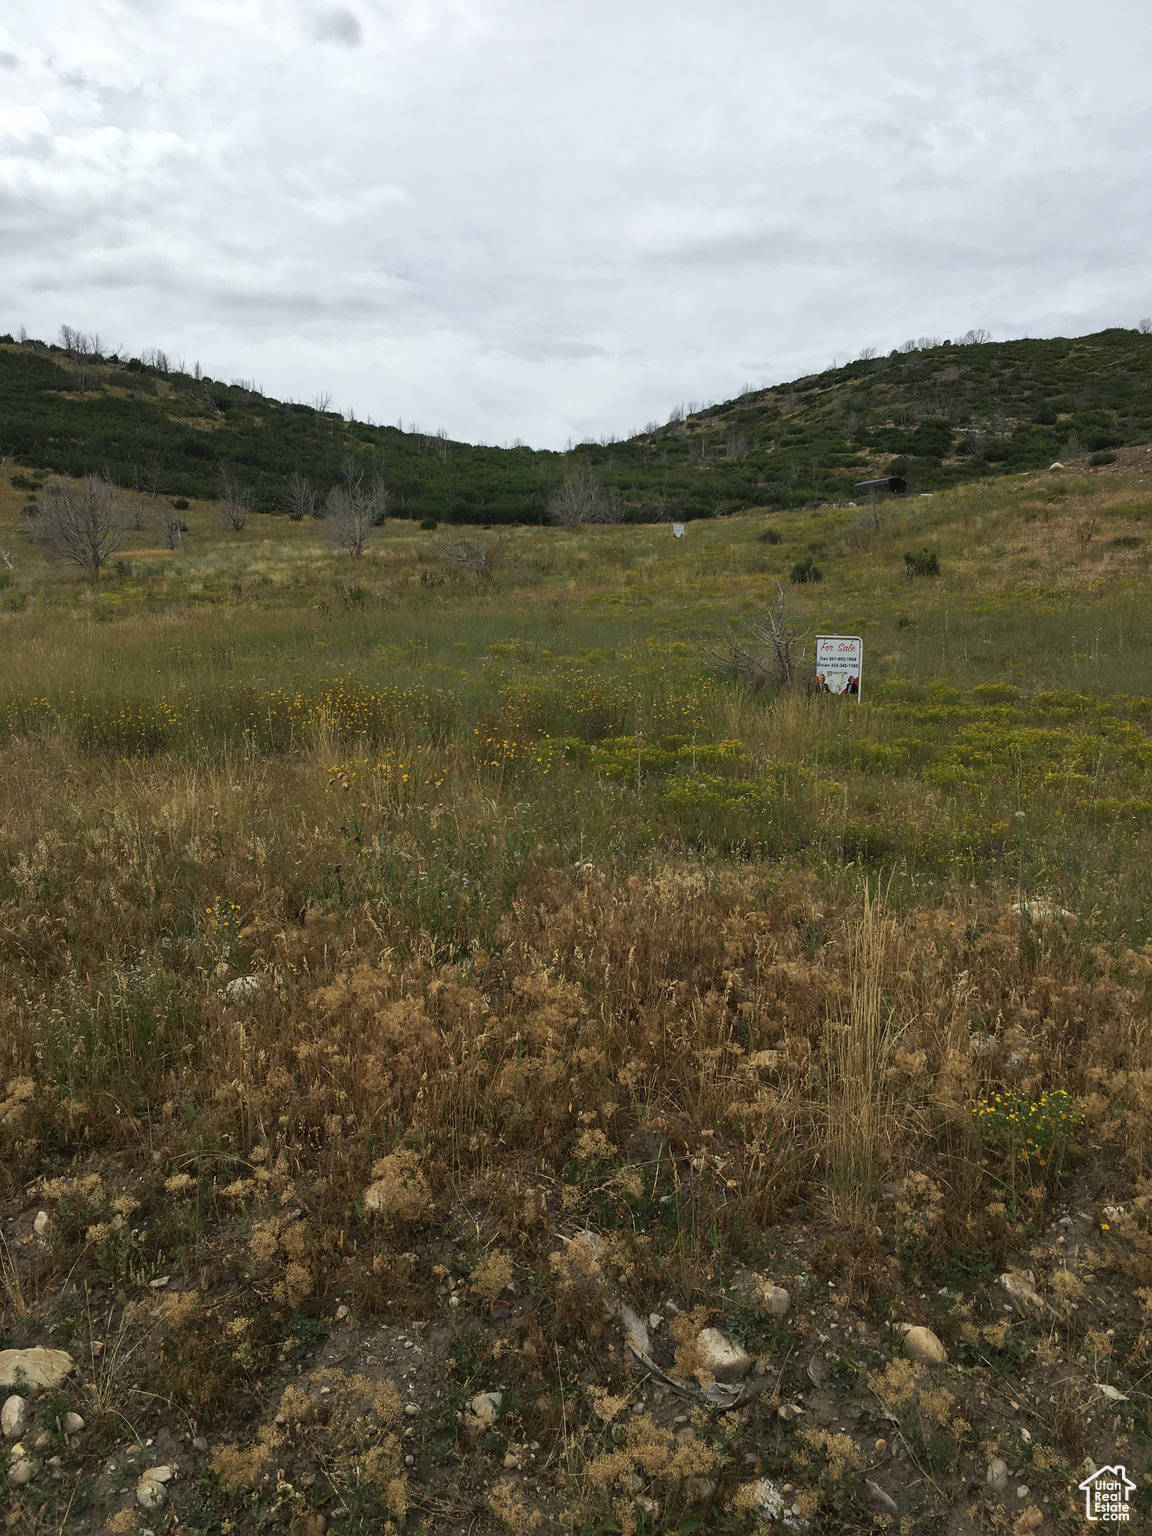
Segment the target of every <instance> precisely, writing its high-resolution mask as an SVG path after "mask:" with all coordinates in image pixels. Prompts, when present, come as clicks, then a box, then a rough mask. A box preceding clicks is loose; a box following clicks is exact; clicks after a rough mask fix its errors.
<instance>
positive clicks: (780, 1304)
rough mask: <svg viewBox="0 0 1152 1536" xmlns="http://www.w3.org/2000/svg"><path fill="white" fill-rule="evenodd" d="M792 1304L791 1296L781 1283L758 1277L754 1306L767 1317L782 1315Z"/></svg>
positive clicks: (785, 1313)
mask: <svg viewBox="0 0 1152 1536" xmlns="http://www.w3.org/2000/svg"><path fill="white" fill-rule="evenodd" d="M791 1305H792V1297H791V1296H790V1295H789V1293H788V1292H787V1291H786V1290H785V1289H784V1287H783V1286H782V1285H773V1283H772V1281H771V1280H765V1279H763V1278H762V1277H758V1278H757V1281H756V1307H757V1310H758V1311H760V1312H763V1313H764V1314H765V1315H766V1316H767V1317H784V1316H786V1315H787V1312H788V1308H789V1307H790V1306H791Z"/></svg>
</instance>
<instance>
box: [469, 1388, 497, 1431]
mask: <svg viewBox="0 0 1152 1536" xmlns="http://www.w3.org/2000/svg"><path fill="white" fill-rule="evenodd" d="M503 1401H504V1394H503V1392H480V1393H478V1394H477V1396H476V1397H474V1398H473V1399H472V1401H471V1402H470V1403H469V1404H468V1406H469V1408H471V1410H472V1412H473V1413H474V1414H475V1415H476V1417H477V1418H478V1419H479V1420H480V1422H481V1424H495V1422H496V1415H497V1414H498V1413H499V1412H500V1404H501V1403H502V1402H503Z"/></svg>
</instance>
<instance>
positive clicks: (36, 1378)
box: [0, 1349, 76, 1396]
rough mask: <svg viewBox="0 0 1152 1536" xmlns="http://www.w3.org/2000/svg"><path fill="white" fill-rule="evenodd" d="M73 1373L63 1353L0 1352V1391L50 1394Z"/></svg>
mask: <svg viewBox="0 0 1152 1536" xmlns="http://www.w3.org/2000/svg"><path fill="white" fill-rule="evenodd" d="M75 1369H76V1362H75V1360H73V1358H72V1356H71V1355H70V1354H69V1353H68V1351H67V1350H65V1349H0V1387H15V1386H17V1385H20V1386H23V1387H25V1388H26V1389H27V1390H28V1392H29V1393H30V1394H31V1395H33V1396H34V1395H35V1394H36V1393H37V1392H51V1391H52V1390H53V1388H54V1387H58V1386H59V1385H60V1384H61V1382H63V1381H65V1380H67V1378H68V1377H69V1376H70V1375H71V1374H72V1372H73V1371H74V1370H75Z"/></svg>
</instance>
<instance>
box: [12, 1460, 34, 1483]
mask: <svg viewBox="0 0 1152 1536" xmlns="http://www.w3.org/2000/svg"><path fill="white" fill-rule="evenodd" d="M35 1475H36V1463H35V1462H34V1461H29V1460H28V1458H27V1456H24V1457H22V1458H21V1459H20V1460H19V1461H18V1462H17V1463H16V1465H15V1466H14V1467H9V1469H8V1481H9V1482H10V1483H11V1484H12V1485H13V1487H15V1488H23V1486H24V1484H25V1483H30V1482H31V1481H32V1479H33V1478H34V1477H35Z"/></svg>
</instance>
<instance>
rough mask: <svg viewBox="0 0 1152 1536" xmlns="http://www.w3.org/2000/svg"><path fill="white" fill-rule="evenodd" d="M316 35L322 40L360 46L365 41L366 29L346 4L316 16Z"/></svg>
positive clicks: (352, 46)
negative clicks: (347, 8) (345, 6)
mask: <svg viewBox="0 0 1152 1536" xmlns="http://www.w3.org/2000/svg"><path fill="white" fill-rule="evenodd" d="M316 36H317V37H318V38H319V39H320V40H321V41H322V42H330V43H344V44H345V45H346V46H347V47H349V48H358V47H359V46H360V44H361V43H362V42H363V41H364V29H363V28H362V27H361V25H360V23H359V22H358V21H357V20H356V18H355V16H353V14H352V12H351V11H349V10H346V9H345V8H344V6H342V5H340V6H334V7H333V8H332V9H331V10H328V11H324V12H323V13H322V14H321V15H319V16H318V17H317V18H316Z"/></svg>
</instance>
